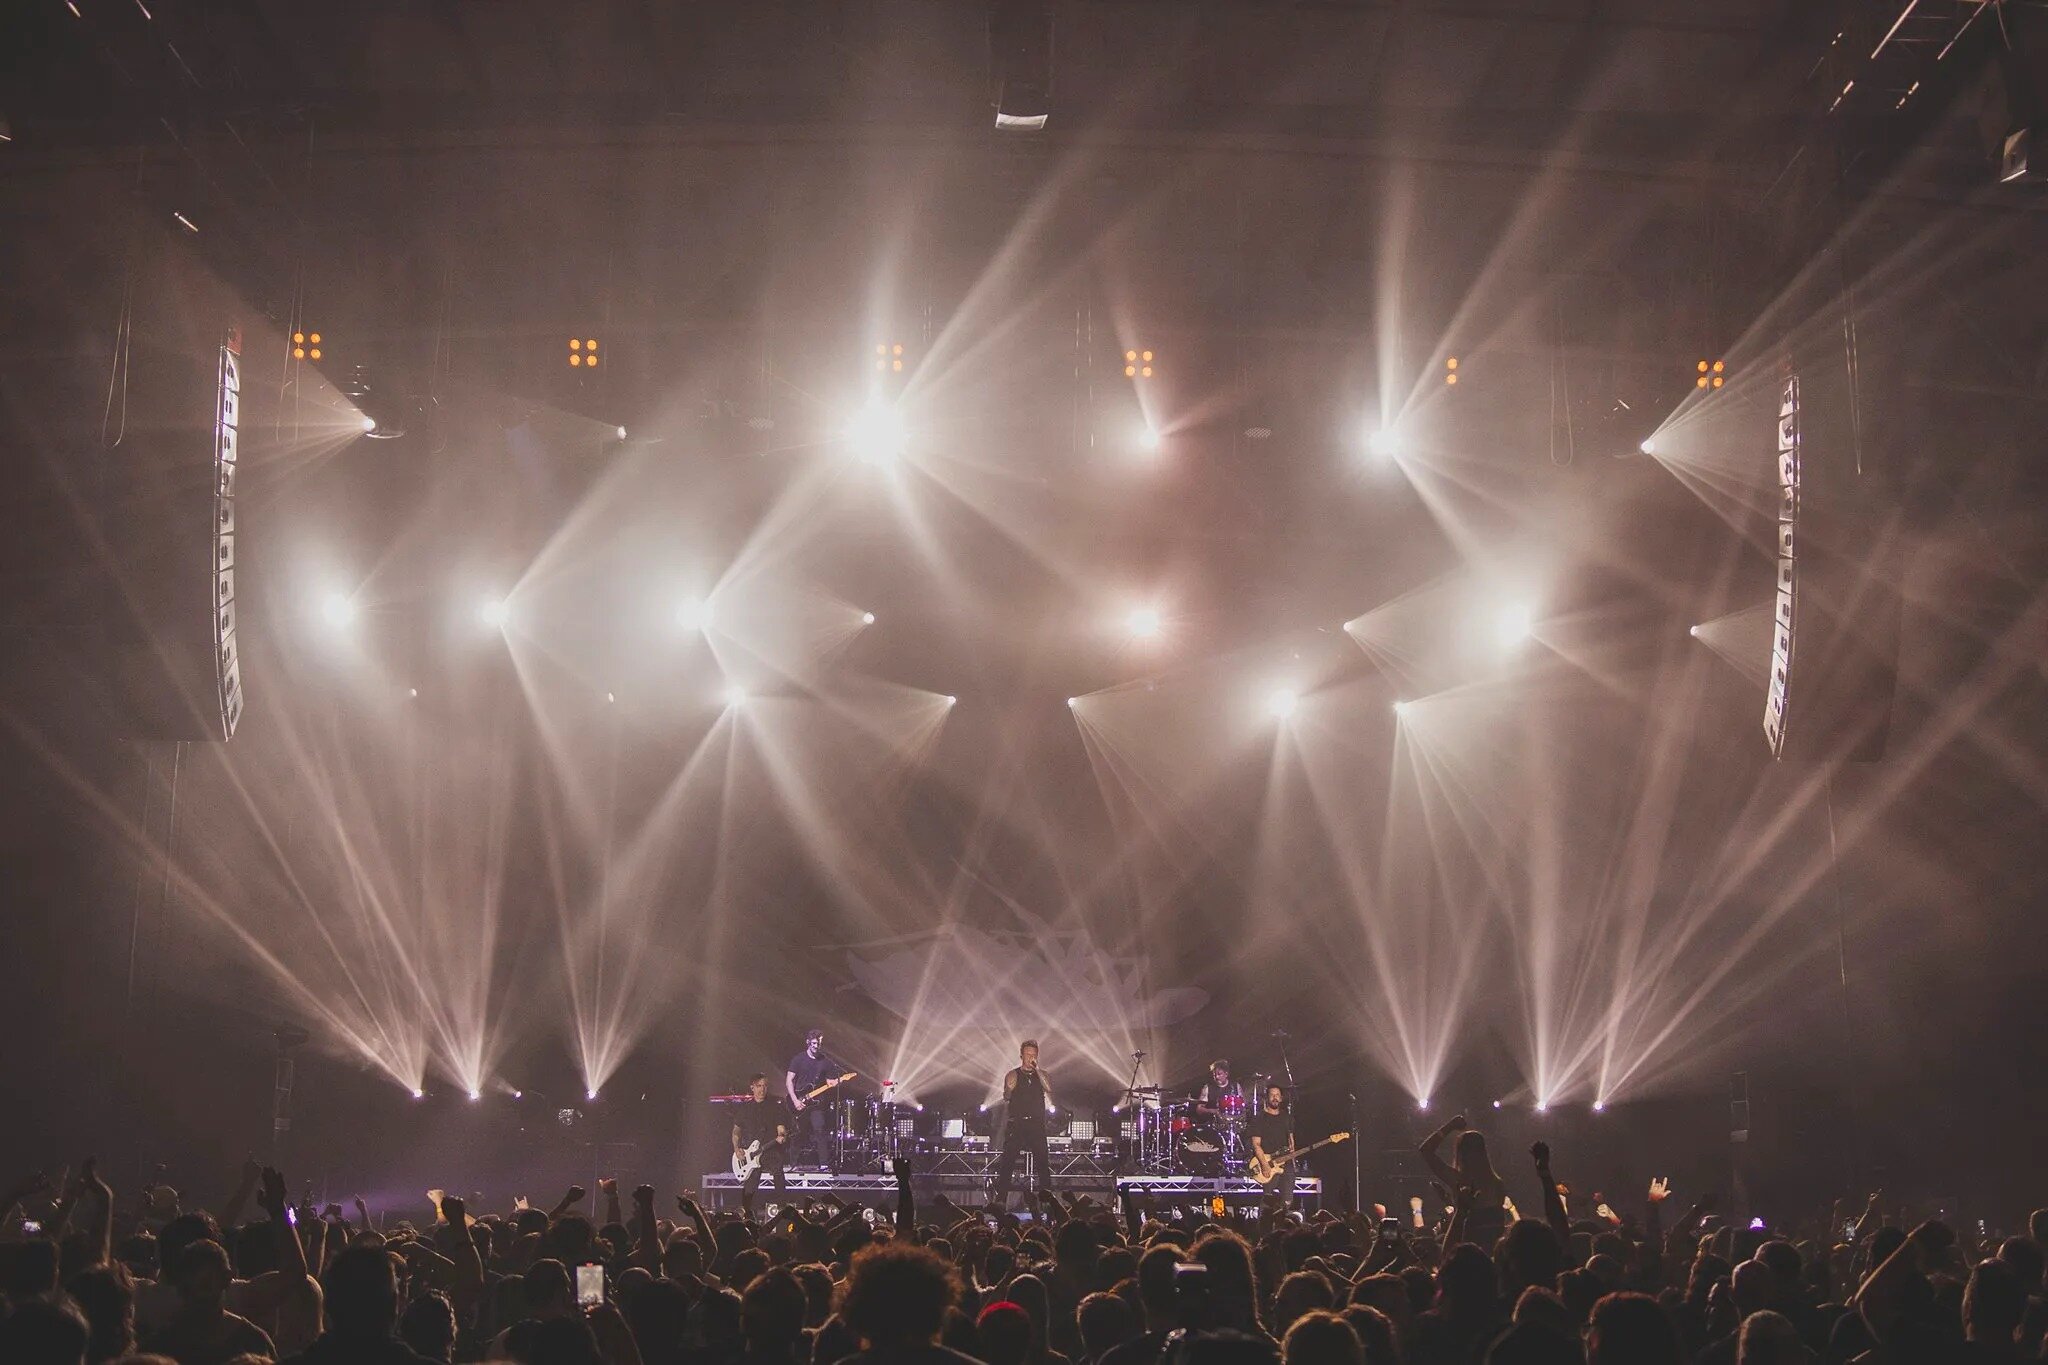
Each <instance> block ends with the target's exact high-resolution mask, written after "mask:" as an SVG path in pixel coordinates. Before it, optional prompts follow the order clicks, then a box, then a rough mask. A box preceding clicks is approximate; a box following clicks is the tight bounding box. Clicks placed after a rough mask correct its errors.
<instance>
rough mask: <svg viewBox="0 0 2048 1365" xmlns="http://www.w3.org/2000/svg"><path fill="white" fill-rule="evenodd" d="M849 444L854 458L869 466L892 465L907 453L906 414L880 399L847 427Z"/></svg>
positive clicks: (864, 409)
mask: <svg viewBox="0 0 2048 1365" xmlns="http://www.w3.org/2000/svg"><path fill="white" fill-rule="evenodd" d="M846 443H847V445H848V446H850V447H852V450H853V454H854V458H855V459H858V460H860V461H861V462H863V463H865V464H888V463H890V462H892V461H894V460H896V459H898V458H900V457H901V456H902V454H903V449H904V447H905V446H907V445H908V444H909V443H910V433H909V431H908V430H907V429H906V428H905V427H904V425H903V414H901V413H899V412H897V411H896V409H895V408H893V407H891V406H889V405H888V404H887V403H884V402H882V401H880V400H879V399H876V400H871V401H870V402H869V403H868V405H867V406H866V407H864V408H862V409H861V410H860V411H859V412H857V413H855V414H854V415H853V417H852V419H851V420H849V421H848V422H847V424H846Z"/></svg>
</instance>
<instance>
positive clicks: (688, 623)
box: [676, 597, 711, 631]
mask: <svg viewBox="0 0 2048 1365" xmlns="http://www.w3.org/2000/svg"><path fill="white" fill-rule="evenodd" d="M676 624H677V625H678V626H681V627H682V628H683V629H684V630H689V631H701V630H704V629H706V628H707V627H709V626H710V624H711V607H710V605H709V604H708V603H706V602H705V601H704V600H703V599H702V598H697V597H692V598H690V599H689V600H688V601H686V602H684V603H683V604H682V605H681V606H679V607H677V608H676Z"/></svg>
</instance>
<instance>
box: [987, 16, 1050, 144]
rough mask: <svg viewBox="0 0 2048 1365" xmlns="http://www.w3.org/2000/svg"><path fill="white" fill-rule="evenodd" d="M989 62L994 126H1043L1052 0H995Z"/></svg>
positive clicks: (1021, 128) (1029, 128)
mask: <svg viewBox="0 0 2048 1365" xmlns="http://www.w3.org/2000/svg"><path fill="white" fill-rule="evenodd" d="M988 65H989V90H990V95H991V97H992V98H993V100H994V103H995V106H996V127H997V128H1000V129H1004V130H1006V131H1009V132H1037V131H1039V130H1041V129H1043V128H1044V127H1045V121H1046V117H1047V115H1048V114H1049V112H1050V97H1051V94H1052V5H1051V3H1050V0H994V3H992V4H991V5H990V6H989V11H988Z"/></svg>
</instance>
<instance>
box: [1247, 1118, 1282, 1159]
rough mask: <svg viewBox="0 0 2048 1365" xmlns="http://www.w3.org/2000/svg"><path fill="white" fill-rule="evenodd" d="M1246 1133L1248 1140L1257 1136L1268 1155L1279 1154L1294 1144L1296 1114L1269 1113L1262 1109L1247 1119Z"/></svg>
mask: <svg viewBox="0 0 2048 1365" xmlns="http://www.w3.org/2000/svg"><path fill="white" fill-rule="evenodd" d="M1244 1135H1245V1139H1246V1140H1247V1141H1249V1140H1251V1139H1252V1138H1257V1139H1258V1140H1259V1146H1261V1147H1263V1148H1264V1149H1265V1152H1266V1155H1267V1156H1278V1155H1280V1153H1282V1152H1284V1151H1286V1150H1287V1149H1288V1148H1289V1147H1292V1146H1293V1145H1294V1116H1293V1115H1292V1114H1289V1113H1286V1112H1285V1111H1282V1112H1281V1113H1278V1114H1269V1113H1267V1112H1266V1111H1265V1110H1263V1109H1261V1110H1260V1111H1259V1112H1258V1113H1256V1114H1254V1115H1252V1116H1251V1118H1250V1119H1249V1120H1247V1121H1246V1123H1245V1125H1244Z"/></svg>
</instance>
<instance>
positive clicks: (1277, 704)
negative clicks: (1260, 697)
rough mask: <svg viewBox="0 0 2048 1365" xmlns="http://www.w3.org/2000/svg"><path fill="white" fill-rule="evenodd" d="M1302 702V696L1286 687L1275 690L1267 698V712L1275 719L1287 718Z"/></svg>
mask: <svg viewBox="0 0 2048 1365" xmlns="http://www.w3.org/2000/svg"><path fill="white" fill-rule="evenodd" d="M1300 704H1301V698H1299V697H1297V696H1295V695H1294V693H1293V692H1291V691H1290V690H1288V689H1287V688H1285V687H1282V688H1278V689H1276V690H1274V691H1273V692H1272V693H1271V694H1270V695H1269V696H1268V697H1267V698H1266V712H1267V714H1269V715H1271V716H1272V717H1273V719H1275V720H1286V719H1287V718H1288V717H1289V716H1291V715H1293V714H1294V708H1295V707H1297V706H1299V705H1300Z"/></svg>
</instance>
